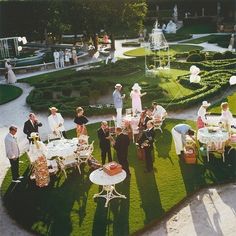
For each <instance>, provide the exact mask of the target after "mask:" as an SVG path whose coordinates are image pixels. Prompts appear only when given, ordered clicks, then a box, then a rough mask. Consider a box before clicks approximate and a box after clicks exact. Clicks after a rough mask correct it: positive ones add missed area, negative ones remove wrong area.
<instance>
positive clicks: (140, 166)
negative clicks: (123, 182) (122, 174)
mask: <svg viewBox="0 0 236 236" xmlns="http://www.w3.org/2000/svg"><path fill="white" fill-rule="evenodd" d="M132 151H133V152H134V153H135V152H136V150H135V147H134V146H132ZM130 164H131V166H133V168H134V172H135V176H134V177H133V176H132V178H136V182H137V188H138V190H139V194H140V196H137V198H139V197H140V199H141V204H140V208H142V209H143V211H144V213H145V219H144V224H148V223H150V222H151V221H153V220H155V219H158V218H159V217H160V216H162V215H163V213H164V210H163V208H162V204H161V199H160V194H159V190H158V187H157V182H156V176H155V174H154V172H151V173H145V172H144V170H145V169H146V168H145V161H143V160H138V159H137V158H134V159H131V160H130ZM154 169H155V166H154ZM155 171H156V169H155ZM138 208H139V206H137V209H138Z"/></svg>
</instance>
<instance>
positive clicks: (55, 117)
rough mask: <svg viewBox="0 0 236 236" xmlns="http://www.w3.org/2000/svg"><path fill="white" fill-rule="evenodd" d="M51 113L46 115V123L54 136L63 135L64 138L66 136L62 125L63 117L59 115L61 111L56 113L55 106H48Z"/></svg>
mask: <svg viewBox="0 0 236 236" xmlns="http://www.w3.org/2000/svg"><path fill="white" fill-rule="evenodd" d="M49 110H50V112H51V115H50V116H49V117H48V124H49V127H50V129H51V131H52V132H53V134H54V135H55V136H61V134H62V135H63V137H64V138H67V137H66V131H65V127H64V119H63V117H62V116H61V113H58V112H57V111H58V109H57V108H56V107H50V108H49Z"/></svg>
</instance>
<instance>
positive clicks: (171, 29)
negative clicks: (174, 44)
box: [165, 20, 177, 34]
mask: <svg viewBox="0 0 236 236" xmlns="http://www.w3.org/2000/svg"><path fill="white" fill-rule="evenodd" d="M176 30H177V28H176V24H175V23H174V22H173V21H172V20H170V21H169V23H168V24H167V26H166V30H165V31H166V33H167V34H176Z"/></svg>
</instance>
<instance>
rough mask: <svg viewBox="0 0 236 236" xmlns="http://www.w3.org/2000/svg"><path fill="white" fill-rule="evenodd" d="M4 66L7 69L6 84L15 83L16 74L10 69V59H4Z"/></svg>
mask: <svg viewBox="0 0 236 236" xmlns="http://www.w3.org/2000/svg"><path fill="white" fill-rule="evenodd" d="M5 68H6V69H7V82H8V84H14V83H16V76H15V73H14V72H13V70H12V65H11V64H10V60H6V62H5Z"/></svg>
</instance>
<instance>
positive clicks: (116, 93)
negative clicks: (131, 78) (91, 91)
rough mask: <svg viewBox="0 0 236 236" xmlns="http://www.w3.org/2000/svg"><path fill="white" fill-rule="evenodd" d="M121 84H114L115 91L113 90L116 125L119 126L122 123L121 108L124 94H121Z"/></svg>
mask: <svg viewBox="0 0 236 236" xmlns="http://www.w3.org/2000/svg"><path fill="white" fill-rule="evenodd" d="M121 89H122V85H121V84H116V85H115V91H114V92H113V101H114V106H115V108H116V114H117V116H116V127H121V124H122V108H123V99H124V98H125V94H123V95H122V96H121V93H120V91H121Z"/></svg>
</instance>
